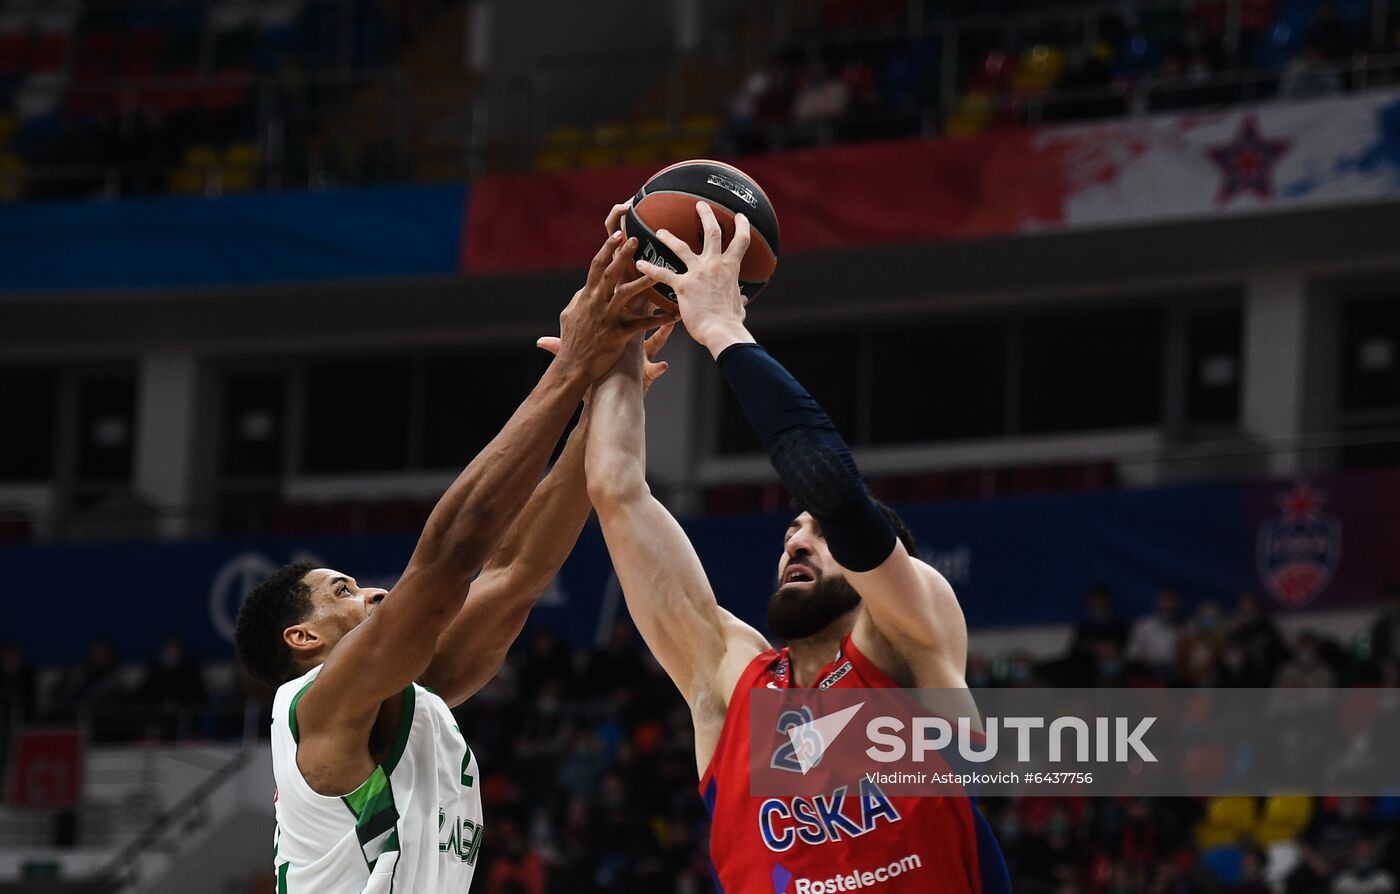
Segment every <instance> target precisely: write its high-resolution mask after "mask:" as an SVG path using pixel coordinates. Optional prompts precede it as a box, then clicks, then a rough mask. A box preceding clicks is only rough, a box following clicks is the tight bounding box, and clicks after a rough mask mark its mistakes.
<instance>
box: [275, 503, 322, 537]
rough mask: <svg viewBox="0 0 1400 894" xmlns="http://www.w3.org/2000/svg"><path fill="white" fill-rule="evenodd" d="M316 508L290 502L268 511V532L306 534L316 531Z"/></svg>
mask: <svg viewBox="0 0 1400 894" xmlns="http://www.w3.org/2000/svg"><path fill="white" fill-rule="evenodd" d="M315 518H316V514H315V510H314V509H313V508H312V507H310V506H307V505H305V504H300V503H289V504H286V505H284V506H278V507H277V508H276V509H273V510H272V511H271V512H269V513H268V516H267V533H269V534H306V533H308V532H310V531H314V530H315V528H316V526H315Z"/></svg>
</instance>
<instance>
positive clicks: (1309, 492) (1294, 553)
mask: <svg viewBox="0 0 1400 894" xmlns="http://www.w3.org/2000/svg"><path fill="white" fill-rule="evenodd" d="M1325 502H1326V498H1325V495H1324V494H1323V493H1322V492H1320V491H1318V490H1316V489H1314V488H1313V487H1312V486H1311V485H1309V484H1307V483H1306V482H1300V483H1298V484H1297V485H1296V486H1295V487H1294V488H1293V489H1292V490H1291V491H1289V492H1288V493H1287V494H1285V495H1283V496H1282V497H1280V498H1279V501H1278V505H1279V509H1280V512H1279V514H1278V515H1276V516H1273V517H1272V518H1269V519H1266V520H1265V521H1264V523H1263V524H1261V525H1260V526H1259V541H1258V548H1257V552H1256V562H1257V565H1258V568H1259V578H1260V580H1262V581H1263V582H1264V586H1265V587H1266V588H1267V589H1268V591H1269V592H1270V593H1272V594H1273V596H1274V598H1275V599H1277V600H1278V601H1279V602H1280V603H1282V604H1283V605H1286V606H1288V607H1289V608H1301V607H1302V606H1304V605H1307V604H1308V603H1310V602H1312V601H1313V600H1315V599H1317V597H1319V596H1321V595H1322V593H1323V591H1324V590H1326V589H1327V585H1328V584H1330V583H1331V582H1332V576H1333V575H1334V574H1336V572H1337V564H1338V563H1339V562H1340V561H1341V557H1342V525H1341V523H1340V522H1339V521H1337V519H1335V518H1333V517H1332V516H1330V515H1324V514H1323V512H1322V505H1323V503H1325Z"/></svg>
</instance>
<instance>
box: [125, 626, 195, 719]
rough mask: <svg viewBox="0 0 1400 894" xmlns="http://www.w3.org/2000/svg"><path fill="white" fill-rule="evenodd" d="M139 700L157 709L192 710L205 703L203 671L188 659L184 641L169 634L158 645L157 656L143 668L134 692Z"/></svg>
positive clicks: (188, 655)
mask: <svg viewBox="0 0 1400 894" xmlns="http://www.w3.org/2000/svg"><path fill="white" fill-rule="evenodd" d="M137 696H138V697H139V698H140V699H141V701H142V702H143V703H144V704H146V705H148V706H150V707H156V708H192V707H197V706H199V705H202V704H204V702H205V700H206V698H207V696H208V692H207V690H206V688H205V685H204V670H203V668H202V667H200V665H199V662H198V661H195V660H194V658H192V657H191V656H190V653H189V649H188V648H186V646H185V641H184V639H183V638H181V637H180V636H178V635H175V634H172V635H170V636H167V637H166V638H165V641H164V642H162V643H161V646H160V657H158V658H157V659H156V661H155V662H154V663H153V664H151V665H150V666H149V667H147V668H146V675H145V678H144V679H143V680H142V682H141V686H140V688H139V689H138V690H137Z"/></svg>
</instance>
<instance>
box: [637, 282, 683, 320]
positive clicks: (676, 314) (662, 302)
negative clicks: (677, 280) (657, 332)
mask: <svg viewBox="0 0 1400 894" xmlns="http://www.w3.org/2000/svg"><path fill="white" fill-rule="evenodd" d="M644 294H645V295H646V298H647V300H648V301H650V302H651V303H652V304H655V305H656V306H657V307H659V308H661V311H662V316H664V317H666V319H667V320H668V321H670V322H672V323H674V322H675V321H677V320H679V319H680V318H681V306H680V305H679V304H677V303H676V302H674V301H672V300H671V299H669V298H667V297H666V296H665V295H663V294H661V293H660V292H658V291H656V290H655V289H649V290H647V291H646V292H645V293H644ZM652 316H653V318H655V316H656V315H655V314H653V315H652Z"/></svg>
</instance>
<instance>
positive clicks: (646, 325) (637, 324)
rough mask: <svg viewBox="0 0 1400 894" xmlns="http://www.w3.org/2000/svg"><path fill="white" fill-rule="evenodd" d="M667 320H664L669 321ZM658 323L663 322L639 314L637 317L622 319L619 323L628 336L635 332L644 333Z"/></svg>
mask: <svg viewBox="0 0 1400 894" xmlns="http://www.w3.org/2000/svg"><path fill="white" fill-rule="evenodd" d="M669 319H670V318H669V317H667V318H666V320H667V321H669ZM659 322H663V321H662V319H661V318H660V317H656V316H654V315H652V314H641V315H639V316H630V317H623V318H622V321H621V323H622V330H623V331H624V332H627V333H629V334H635V333H637V332H646V331H647V330H648V329H651V328H652V327H653V326H655V325H656V324H657V323H659Z"/></svg>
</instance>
